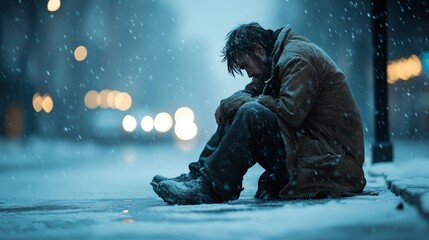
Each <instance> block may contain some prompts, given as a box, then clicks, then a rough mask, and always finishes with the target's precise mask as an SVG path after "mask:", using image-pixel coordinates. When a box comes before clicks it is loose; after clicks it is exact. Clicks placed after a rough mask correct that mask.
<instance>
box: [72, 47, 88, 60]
mask: <svg viewBox="0 0 429 240" xmlns="http://www.w3.org/2000/svg"><path fill="white" fill-rule="evenodd" d="M87 55H88V51H87V50H86V48H85V47H84V46H79V47H77V48H76V49H75V50H74V58H75V59H76V60H77V61H79V62H80V61H83V60H85V58H86V56H87Z"/></svg>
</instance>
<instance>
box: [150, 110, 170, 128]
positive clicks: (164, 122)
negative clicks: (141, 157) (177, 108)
mask: <svg viewBox="0 0 429 240" xmlns="http://www.w3.org/2000/svg"><path fill="white" fill-rule="evenodd" d="M154 126H155V129H156V130H157V131H158V132H168V131H169V130H170V129H171V127H172V126H173V119H172V118H171V116H170V114H168V113H166V112H162V113H158V115H156V117H155V121H154Z"/></svg>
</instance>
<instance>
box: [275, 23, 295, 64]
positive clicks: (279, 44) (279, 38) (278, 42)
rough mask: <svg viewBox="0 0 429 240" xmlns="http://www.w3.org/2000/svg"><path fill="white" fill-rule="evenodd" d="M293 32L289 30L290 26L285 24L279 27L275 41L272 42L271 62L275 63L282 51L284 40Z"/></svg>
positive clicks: (290, 36)
mask: <svg viewBox="0 0 429 240" xmlns="http://www.w3.org/2000/svg"><path fill="white" fill-rule="evenodd" d="M292 35H293V33H292V32H291V28H290V26H286V27H283V28H281V31H280V33H279V35H278V36H277V39H276V42H275V43H274V48H273V55H272V56H273V57H272V60H273V63H277V61H278V60H279V58H280V55H281V54H282V52H283V48H284V45H286V42H287V41H288V40H289V39H290V38H292Z"/></svg>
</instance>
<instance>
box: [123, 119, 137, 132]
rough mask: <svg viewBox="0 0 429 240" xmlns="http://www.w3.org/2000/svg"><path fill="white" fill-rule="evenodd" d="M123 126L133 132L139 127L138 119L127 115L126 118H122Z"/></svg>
mask: <svg viewBox="0 0 429 240" xmlns="http://www.w3.org/2000/svg"><path fill="white" fill-rule="evenodd" d="M122 127H123V128H124V130H125V131H127V132H132V131H134V130H135V129H136V127H137V120H136V118H135V117H133V116H131V115H126V116H125V117H124V119H123V120H122Z"/></svg>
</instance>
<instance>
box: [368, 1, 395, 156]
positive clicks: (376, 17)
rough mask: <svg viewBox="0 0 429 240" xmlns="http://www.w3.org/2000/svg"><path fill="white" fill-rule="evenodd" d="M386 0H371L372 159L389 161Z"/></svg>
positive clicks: (390, 153)
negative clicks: (372, 66) (372, 75)
mask: <svg viewBox="0 0 429 240" xmlns="http://www.w3.org/2000/svg"><path fill="white" fill-rule="evenodd" d="M386 4H387V1H386V0H372V1H371V5H372V16H373V17H372V37H373V49H374V51H373V61H374V62H373V64H374V97H375V98H374V102H375V142H374V143H373V144H372V161H373V163H376V162H391V161H392V159H393V151H392V144H391V143H390V141H389V112H388V101H387V94H388V92H387V73H386V70H387V5H386Z"/></svg>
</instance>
